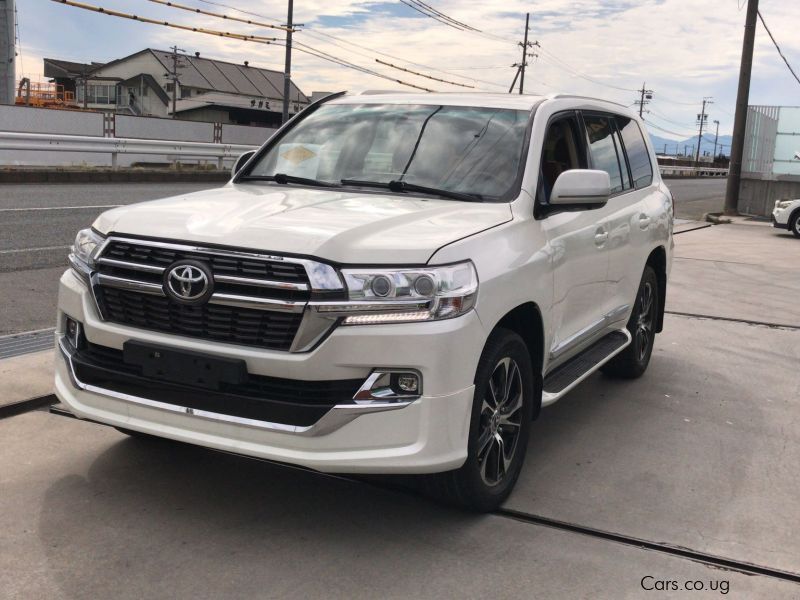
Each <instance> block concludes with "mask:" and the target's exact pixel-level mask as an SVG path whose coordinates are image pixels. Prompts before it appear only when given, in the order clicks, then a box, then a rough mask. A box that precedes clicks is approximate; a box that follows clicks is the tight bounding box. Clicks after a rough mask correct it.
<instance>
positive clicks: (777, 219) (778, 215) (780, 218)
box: [771, 208, 789, 229]
mask: <svg viewBox="0 0 800 600" xmlns="http://www.w3.org/2000/svg"><path fill="white" fill-rule="evenodd" d="M771 220H772V226H773V227H776V228H778V229H789V211H788V209H785V208H776V209H774V210H773V211H772V217H771Z"/></svg>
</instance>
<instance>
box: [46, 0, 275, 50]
mask: <svg viewBox="0 0 800 600" xmlns="http://www.w3.org/2000/svg"><path fill="white" fill-rule="evenodd" d="M52 2H56V3H57V4H66V5H67V6H72V7H74V8H80V9H82V10H88V11H91V12H96V13H100V14H101V15H108V16H110V17H120V18H122V19H130V20H132V21H139V22H141V23H149V24H151V25H162V26H164V27H172V28H173V29H181V30H183V31H193V32H195V33H205V34H207V35H214V36H217V37H225V38H232V39H235V40H241V41H243V42H256V43H259V44H271V43H273V42H275V41H277V39H278V38H267V37H262V36H259V35H244V34H241V33H230V32H228V31H217V30H215V29H206V28H204V27H192V26H189V25H180V24H178V23H170V22H168V21H157V20H155V19H150V18H148V17H140V16H139V15H131V14H128V13H124V12H119V11H116V10H110V9H107V8H103V7H101V6H93V5H91V4H84V3H82V2H73V1H72V0H52Z"/></svg>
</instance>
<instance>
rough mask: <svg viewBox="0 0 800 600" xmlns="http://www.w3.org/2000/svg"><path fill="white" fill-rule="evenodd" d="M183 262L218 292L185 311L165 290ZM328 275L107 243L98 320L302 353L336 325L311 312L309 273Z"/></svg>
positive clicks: (217, 255)
mask: <svg viewBox="0 0 800 600" xmlns="http://www.w3.org/2000/svg"><path fill="white" fill-rule="evenodd" d="M186 260H189V261H197V262H200V263H202V264H203V265H204V266H205V268H206V269H207V270H208V272H209V274H210V275H211V276H212V278H213V293H211V295H210V296H209V297H208V298H207V300H206V301H203V302H202V303H199V304H194V305H188V304H187V303H183V302H179V301H176V299H175V298H174V297H173V296H174V295H171V294H170V293H167V291H166V287H165V276H166V275H167V273H168V271H169V270H170V267H171V266H172V265H174V264H175V263H178V262H179V261H186ZM325 269H330V270H332V269H331V268H330V267H328V266H327V265H322V264H321V263H317V262H314V261H309V260H305V259H297V258H291V257H280V256H273V255H262V254H257V253H250V252H240V251H236V250H226V249H215V248H208V247H196V246H189V245H183V244H173V243H168V242H157V241H150V240H138V239H123V238H116V237H110V238H109V239H108V240H107V241H106V243H105V244H104V245H103V247H102V248H101V249H100V251H99V252H98V254H97V256H96V258H95V260H94V271H93V273H92V275H91V282H92V288H93V292H94V296H95V299H96V301H97V306H98V309H99V311H100V314H101V316H102V317H103V319H105V320H107V321H110V322H114V323H119V324H122V325H129V326H132V327H137V328H141V329H148V330H152V331H159V332H163V333H169V334H174V335H181V336H188V337H194V338H202V339H208V340H211V341H215V342H227V343H234V344H242V345H248V346H257V347H260V348H267V349H272V350H283V351H303V350H308V349H310V347H311V345H313V343H314V342H316V341H317V340H318V339H319V338H320V337H321V336H322V335H323V334H324V333H325V331H326V330H327V329H329V328H330V327H332V326H333V324H334V322H333V321H331V320H324V321H320V320H319V319H318V318H316V313H315V314H314V315H311V314H307V313H306V307H307V305H308V302H309V300H310V299H311V294H312V283H311V280H310V278H309V272H311V273H318V272H320V270H323V271H324V270H325ZM304 320H305V321H308V322H307V323H305V324H304ZM298 332H299V335H298Z"/></svg>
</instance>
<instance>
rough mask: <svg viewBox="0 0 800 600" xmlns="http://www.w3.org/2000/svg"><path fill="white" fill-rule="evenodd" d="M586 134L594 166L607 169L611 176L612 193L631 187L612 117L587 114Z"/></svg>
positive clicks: (585, 121)
mask: <svg viewBox="0 0 800 600" xmlns="http://www.w3.org/2000/svg"><path fill="white" fill-rule="evenodd" d="M584 123H585V124H586V134H587V136H588V138H589V152H590V153H591V156H592V165H593V168H595V169H598V170H601V171H606V172H607V173H608V176H609V177H610V178H611V193H612V194H616V193H619V192H621V191H623V190H627V189H630V187H631V182H630V178H629V177H628V167H627V165H626V164H625V157H624V156H623V154H622V145H621V144H620V140H619V133H617V129H616V128H615V127H614V121H613V120H612V119H611V118H610V117H606V116H598V115H587V116H585V117H584Z"/></svg>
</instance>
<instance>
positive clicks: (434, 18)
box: [400, 0, 464, 31]
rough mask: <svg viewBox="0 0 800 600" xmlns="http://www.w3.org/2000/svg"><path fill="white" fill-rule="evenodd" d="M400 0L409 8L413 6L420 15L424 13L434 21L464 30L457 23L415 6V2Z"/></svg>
mask: <svg viewBox="0 0 800 600" xmlns="http://www.w3.org/2000/svg"><path fill="white" fill-rule="evenodd" d="M400 2H401V3H402V4H405V5H406V6H408V7H409V8H413V9H414V10H415V11H417V12H418V13H420V14H422V15H425V16H426V17H429V18H431V19H433V20H434V21H438V22H439V23H441V24H442V25H447V26H448V27H452V28H453V29H457V30H458V31H464V28H463V27H459V26H458V25H455V24H453V23H450V22H448V21H446V20H445V19H442V18H441V17H438V16H436V15H435V14H433V13H430V12H427V11H426V10H425V9H423V8H421V7H419V6H417V5H416V4H412V3H411V2H408V1H407V0H400Z"/></svg>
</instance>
